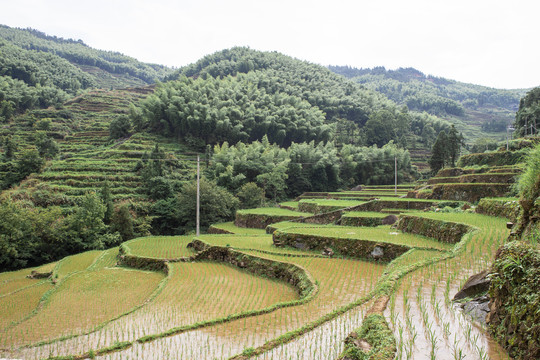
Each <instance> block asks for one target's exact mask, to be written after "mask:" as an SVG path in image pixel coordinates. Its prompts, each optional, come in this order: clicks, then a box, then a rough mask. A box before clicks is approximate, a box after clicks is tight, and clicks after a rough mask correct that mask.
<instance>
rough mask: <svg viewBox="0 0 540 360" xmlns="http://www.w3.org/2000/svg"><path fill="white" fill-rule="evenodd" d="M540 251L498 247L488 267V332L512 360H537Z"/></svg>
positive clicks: (524, 246) (521, 246) (525, 246)
mask: <svg viewBox="0 0 540 360" xmlns="http://www.w3.org/2000/svg"><path fill="white" fill-rule="evenodd" d="M539 282H540V248H539V247H538V246H534V245H531V244H530V243H524V242H520V241H514V242H510V243H508V244H506V245H504V246H503V247H501V248H500V249H499V250H498V251H497V254H496V255H495V261H494V262H493V265H492V268H491V286H490V289H489V295H490V303H489V308H490V312H489V314H488V318H487V323H488V325H489V327H488V329H489V332H490V333H491V334H492V335H493V336H494V337H495V338H496V339H497V341H498V342H499V343H500V344H501V345H502V346H503V347H504V348H506V349H507V350H508V352H509V354H510V356H511V357H512V358H515V359H527V360H533V359H540V312H539V311H538V309H539V307H540V288H539V287H538V284H539Z"/></svg>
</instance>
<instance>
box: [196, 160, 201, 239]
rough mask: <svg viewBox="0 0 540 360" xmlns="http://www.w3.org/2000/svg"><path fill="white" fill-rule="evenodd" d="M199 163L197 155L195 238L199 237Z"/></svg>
mask: <svg viewBox="0 0 540 360" xmlns="http://www.w3.org/2000/svg"><path fill="white" fill-rule="evenodd" d="M199 162H200V158H199V154H197V220H196V223H197V237H198V236H199V235H200V233H199V222H200V215H199V212H200V211H199V210H200V200H199V198H200V178H199Z"/></svg>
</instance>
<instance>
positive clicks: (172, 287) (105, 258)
mask: <svg viewBox="0 0 540 360" xmlns="http://www.w3.org/2000/svg"><path fill="white" fill-rule="evenodd" d="M345 201H347V200H345ZM373 203H374V204H376V203H377V202H373ZM347 204H348V203H347ZM389 204H390V205H391V206H396V207H398V208H399V207H401V211H403V212H404V215H406V216H411V217H413V218H414V219H420V220H414V221H420V222H421V221H422V220H421V218H425V219H427V220H426V221H424V222H425V225H422V226H419V227H418V228H419V229H420V235H414V234H409V233H406V232H402V231H397V230H396V229H392V228H390V227H389V226H378V227H358V226H337V225H332V224H328V225H324V224H322V225H321V224H310V223H302V222H294V221H292V222H291V221H282V222H279V223H275V224H272V225H271V226H269V227H268V231H270V232H274V234H273V235H264V230H262V229H248V228H242V227H238V226H236V225H234V224H232V223H225V224H217V225H215V226H214V228H216V229H221V230H223V231H228V232H230V233H232V234H205V235H201V236H200V237H199V238H198V239H197V242H198V245H197V246H196V247H195V248H188V246H187V245H188V243H190V242H191V240H192V239H193V236H184V237H181V236H173V237H147V238H139V239H135V240H132V241H130V242H127V243H125V244H124V245H123V246H122V256H124V257H125V259H127V258H128V257H129V258H130V259H132V260H133V261H132V260H130V261H128V262H126V263H132V264H134V265H135V264H136V265H137V266H141V267H145V265H144V264H145V262H148V264H150V263H152V264H154V263H156V264H157V263H160V264H161V265H160V266H158V267H157V268H159V269H163V270H164V271H165V274H164V273H163V272H160V271H157V272H155V271H141V270H130V269H125V268H114V261H115V259H114V256H115V254H116V253H115V251H116V250H114V249H113V250H111V251H108V252H106V253H100V252H96V253H85V254H81V255H80V258H77V257H69V258H66V259H64V260H62V262H60V263H59V264H60V265H61V266H58V265H57V267H56V272H57V273H63V274H64V275H63V276H64V279H65V280H62V277H60V282H59V283H58V284H57V285H56V288H58V289H61V288H62V286H63V284H64V286H65V284H70V283H71V282H73V283H76V284H79V285H80V286H83V285H82V281H81V278H82V276H83V274H86V275H87V276H89V274H90V273H89V272H90V271H94V272H98V273H99V272H103V271H104V272H105V273H107V272H114V271H121V272H123V273H126V274H130V276H135V277H137V278H138V279H137V280H135V281H143V282H144V283H145V284H146V286H150V285H149V284H150V283H152V281H147V280H145V279H147V278H148V276H155V277H156V280H159V279H161V280H159V281H158V282H159V284H156V282H155V281H154V282H153V284H154V285H152V286H153V287H152V286H150V287H149V289H153V292H151V294H150V295H146V296H147V297H146V300H143V299H142V298H141V299H140V300H137V301H138V304H136V305H135V306H132V307H131V308H130V309H124V310H123V311H124V312H123V313H121V314H120V315H113V313H114V311H112V310H110V311H112V312H111V315H108V316H109V320H103V319H95V320H94V321H95V322H94V323H92V324H90V325H87V326H86V327H85V328H84V329H82V331H81V329H74V328H73V326H72V325H69V324H71V322H70V321H68V320H65V322H66V324H68V325H65V326H66V332H65V333H62V334H56V333H55V331H52V333H51V335H50V336H48V337H47V338H52V340H51V341H52V343H51V344H45V343H43V344H41V345H40V344H35V345H37V346H33V347H30V348H20V349H16V348H17V346H18V345H20V343H18V342H17V344H18V345H15V344H14V343H13V342H11V343H10V341H13V340H14V338H13V337H11V338H4V337H2V339H4V341H6V340H7V343H5V345H6V346H5V347H8V346H15V349H13V350H12V351H10V352H9V353H7V354H9V355H10V356H19V357H23V358H27V357H30V358H32V357H47V356H49V355H51V354H52V355H55V356H59V355H61V356H67V355H73V354H75V355H77V356H79V357H91V355H92V354H99V353H108V355H107V358H108V359H125V358H129V359H135V358H145V359H173V358H178V357H185V358H200V359H211V358H229V357H232V358H234V359H247V358H250V357H257V358H258V359H270V358H291V359H322V358H337V357H338V356H339V354H340V353H341V351H343V349H344V344H343V340H344V339H345V337H346V336H347V335H348V334H349V333H350V332H352V331H353V330H354V329H356V328H358V327H359V326H360V324H361V323H362V321H363V319H368V318H371V317H369V314H371V313H372V311H373V309H374V308H378V310H377V311H378V313H379V314H381V313H383V312H384V314H385V320H386V322H387V323H388V324H389V326H390V328H391V330H392V332H393V334H394V340H395V343H396V345H397V351H398V356H401V357H406V356H407V353H411V354H412V353H414V354H415V356H416V354H419V356H420V355H421V356H425V357H426V358H429V356H431V353H434V354H435V355H436V357H437V358H441V359H445V358H446V356H447V354H453V353H457V352H458V351H459V350H461V351H462V352H463V353H464V351H469V353H475V354H477V355H478V356H479V357H481V356H483V355H482V354H485V353H487V352H488V349H492V348H493V347H492V345H489V347H488V345H487V344H488V341H489V340H488V339H489V338H488V337H486V335H485V333H484V332H482V331H480V330H475V329H472V328H470V327H469V325H467V324H468V323H467V322H466V321H465V320H464V319H461V318H460V316H461V315H459V314H456V313H455V310H454V308H452V307H451V305H450V303H449V300H448V299H449V298H451V297H452V292H454V291H457V290H456V289H457V288H458V287H459V284H460V283H462V282H463V281H464V280H465V279H466V278H467V276H468V274H470V273H472V272H474V271H476V270H477V269H478V268H480V267H481V266H486V264H488V263H489V261H490V256H491V255H492V254H493V251H494V249H495V247H496V246H497V244H499V243H501V242H502V241H503V239H504V237H505V236H506V234H507V233H508V230H506V228H505V225H506V224H505V220H504V219H502V218H492V217H488V216H483V215H478V214H470V213H431V212H424V211H421V212H419V211H410V212H408V211H407V208H411V204H414V205H412V207H413V208H415V207H417V206H418V207H421V208H424V207H427V206H429V205H432V204H434V202H433V201H422V200H421V201H416V200H411V199H399V198H385V199H383V200H382V201H380V202H379V203H378V205H376V208H377V209H379V208H381V209H382V208H383V206H384V207H385V206H390V205H389ZM270 211H276V210H274V209H272V208H271V210H270ZM278 211H281V210H278ZM258 212H260V213H259V214H257V215H258V216H263V217H266V216H267V213H268V208H266V210H264V209H263V210H253V211H252V213H258ZM265 212H266V213H265ZM338 214H339V216H340V217H341V220H342V219H343V218H346V217H347V216H349V217H354V216H355V215H356V216H364V217H365V218H380V217H383V216H386V214H381V213H377V212H357V213H350V212H346V211H339V212H338ZM308 215H310V214H308ZM321 219H322V218H321ZM338 219H339V218H338ZM407 221H408V222H405V224H406V223H411V224H412V223H414V221H412V220H411V219H409V220H407ZM458 223H465V224H466V225H467V226H468V227H469V228H465V231H461V230H460V231H456V232H453V231H447V230H445V229H447V228H446V227H447V226H450V230H452V229H454V227H455V228H456V229H457V228H459V226H454V225H452V224H458ZM448 224H450V225H448ZM437 226H440V227H441V231H440V233H441V234H447V235H445V236H450V237H451V236H454V237H462V236H463V237H462V241H461V242H459V241H458V242H457V244H455V241H450V242H446V240H444V239H442V238H441V240H442V241H437V240H435V239H433V238H428V237H425V236H422V235H426V234H427V235H431V236H435V235H433V234H434V233H435V232H437V230H436V229H437ZM403 229H404V230H406V231H407V230H408V229H407V226H405V227H404V228H403ZM467 229H468V230H467ZM467 231H473V232H472V233H471V232H469V233H466V234H465V235H464V233H465V232H467ZM280 234H281V235H287V236H289V235H290V237H291V239H293V241H292V242H291V243H290V244H288V245H289V246H285V247H276V246H274V241H273V240H274V239H275V238H276V237H278V238H279V236H280ZM435 237H437V236H435ZM309 239H311V240H309ZM457 240H459V239H456V241H457ZM332 241H334V243H332ZM336 241H339V242H342V243H343V244H348V245H347V246H348V247H353V246H354V244H355V243H360V242H366V243H367V244H369V245H370V246H371V248H370V253H371V252H373V250H374V247H377V246H378V247H380V248H382V249H387V248H385V247H387V246H390V245H392V246H402V247H404V251H403V252H401V253H400V256H397V255H399V254H396V256H395V257H393V258H389V259H387V261H386V262H380V259H381V257H378V259H379V260H378V261H363V260H357V259H354V258H353V257H351V255H350V254H347V253H346V252H342V251H340V248H339V247H337V246H335V242H336ZM310 242H312V243H313V244H315V246H314V247H310V246H306V245H307V244H309V243H310ZM201 246H202V247H201ZM321 246H323V247H331V248H332V249H333V250H334V252H335V253H334V257H333V258H330V257H328V256H324V255H322V254H321ZM196 249H197V250H203V249H207V250H203V251H202V252H200V253H198V254H199V255H195V254H197V250H196ZM205 252H206V253H205ZM243 254H245V255H243ZM343 255H345V257H343ZM78 256H79V255H78ZM77 259H78V260H77ZM93 259H94V260H93ZM137 259H139V260H137ZM187 259H194V260H195V259H198V260H197V261H196V262H193V261H188V262H186V260H187ZM209 259H213V260H211V261H209ZM392 259H393V260H392ZM164 260H168V261H164ZM372 260H374V258H372ZM92 261H94V263H92ZM120 261H122V258H120ZM223 261H226V262H227V261H229V262H230V264H232V265H230V264H229V263H223ZM231 261H232V262H231ZM258 263H260V265H256V266H257V268H258V269H266V270H264V271H269V270H270V269H274V270H271V272H272V273H273V274H278V273H280V272H279V271H281V270H277V269H280V268H282V267H283V266H285V267H287V266H292V267H295V268H297V269H303V270H302V271H305V273H306V274H308V275H307V276H309V277H310V278H311V279H312V280H313V283H314V284H317V290H316V292H315V293H312V295H310V296H308V297H307V298H301V299H298V293H297V291H298V290H295V289H294V288H292V287H290V286H289V285H287V284H285V283H283V282H282V281H277V280H273V279H269V278H264V277H260V276H259V275H261V274H264V271H263V272H261V270H259V272H258V274H259V275H254V274H252V273H250V272H248V270H249V269H250V266H252V265H250V264H253V265H255V264H258ZM96 264H107V265H106V266H103V265H96ZM262 264H268V265H269V266H270V267H265V266H267V265H264V266H263V265H262ZM271 264H274V265H271ZM278 264H281V265H278ZM287 264H289V265H287ZM261 266H262V267H261ZM49 267H51V266H49ZM62 268H63V270H62ZM276 271H278V272H277V273H276ZM139 273H141V274H143V275H142V276H140V277H139V275H138V274H139ZM152 274H153V275H152ZM2 275H3V274H2ZM12 275H13V274H12ZM5 276H6V277H9V275H5ZM13 276H14V275H13ZM94 276H96V279H97V278H98V276H97V274H94ZM99 276H104V275H99ZM46 283H48V284H49V287H50V286H52V284H50V282H46ZM91 283H92V282H90V284H91ZM104 283H105V284H107V281H104ZM446 284H450V285H446ZM21 285H22V283H21ZM39 286H40V285H39ZM59 286H60V287H59ZM100 286H101V285H100V283H96V285H95V287H94V288H93V290H94V291H98V292H99V291H100ZM37 287H38V285H36V286H31V287H30V288H29V289H33V288H37ZM118 288H119V289H122V287H121V286H120V287H118ZM58 289H57V290H56V291H59V290H58ZM74 289H76V288H74ZM107 291H108V290H107V287H106V286H105V289H104V293H105V294H107ZM130 291H133V289H128V290H127V291H125V292H124V291H123V292H122V294H123V296H124V294H126V295H125V296H129V297H130V299H139V298H137V297H135V296H134V295H130V294H131V293H130ZM430 292H431V293H433V295H430V294H431V293H430ZM418 294H420V295H418ZM10 296H11V295H10ZM385 298H386V300H385V301H382V303H381V299H382V300H384V299H385ZM217 299H219V301H216V300H217ZM2 300H3V298H2V297H0V304H2ZM388 300H389V302H388V305H387V306H386V301H388ZM415 301H416V302H415ZM411 303H417V304H418V307H408V306H407V304H411ZM48 304H49V303H48V302H44V303H43V305H44V306H43V308H40V309H39V310H38V311H36V314H35V315H33V317H35V318H36V320H32V318H28V319H27V320H25V321H22V322H21V325H22V324H24V323H25V322H28V324H31V323H32V321H37V319H38V318H39V317H40V316H41V314H44V315H43V316H45V314H48V313H49V312H50V313H51V314H54V313H58V311H61V310H59V309H52V308H49V307H48V306H49V305H48ZM171 304H172V305H171ZM377 304H379V305H377ZM380 304H384V306H382V307H381V306H380ZM400 304H404V305H403V308H402V311H401V310H400V309H401V308H400V306H401V305H400ZM85 306H86V307H85V308H88V309H89V310H87V312H91V311H95V310H90V308H91V307H92V306H95V302H92V301H89V302H88V304H87V305H85ZM57 307H60V305H57ZM385 309H386V310H385ZM428 309H431V310H428ZM120 310H121V309H120ZM120 310H117V312H118V311H120ZM104 314H105V315H104V316H107V315H106V314H107V313H104ZM450 317H452V319H451V320H450ZM71 321H72V320H71ZM39 324H41V323H39ZM447 324H448V325H447ZM70 326H71V328H70ZM68 329H70V330H68ZM70 331H71V332H70ZM370 331H371V330H370ZM32 333H34V331H27V335H25V336H27V337H28V340H27V341H28V342H34V340H33V339H34V338H33V337H32V336H35V335H31V334H32ZM69 333H70V334H72V336H68V337H67V338H66V339H65V340H59V341H54V338H55V336H61V335H67V334H69ZM414 334H422V335H423V337H422V339H419V338H420V336H419V335H414ZM471 334H472V335H471ZM411 339H412V340H411ZM451 339H456V340H455V341H454V342H452V340H451ZM36 340H37V339H36ZM43 340H46V339H43V338H42V339H40V341H43ZM414 341H416V343H415V342H414ZM45 342H47V341H45ZM115 343H119V345H115ZM10 344H11V345H10ZM433 344H434V345H433ZM114 346H118V347H119V348H120V349H119V350H121V351H118V352H112V349H113V348H114ZM100 349H101V350H100ZM432 349H435V350H432ZM399 354H401V355H399ZM502 354H503V355H504V352H502ZM494 358H496V357H494Z"/></svg>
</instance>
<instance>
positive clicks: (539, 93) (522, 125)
mask: <svg viewBox="0 0 540 360" xmlns="http://www.w3.org/2000/svg"><path fill="white" fill-rule="evenodd" d="M514 125H515V128H516V130H517V133H518V134H519V135H521V136H523V135H527V134H538V131H539V130H540V87H537V88H534V89H532V90H531V91H529V92H528V93H527V95H525V96H524V97H523V98H522V99H521V101H520V102H519V110H518V112H517V114H516V121H515V123H514Z"/></svg>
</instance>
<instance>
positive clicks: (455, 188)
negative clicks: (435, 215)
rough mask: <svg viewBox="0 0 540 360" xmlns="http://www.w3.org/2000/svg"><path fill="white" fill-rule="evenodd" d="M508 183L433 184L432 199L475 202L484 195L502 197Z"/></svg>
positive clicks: (508, 188)
mask: <svg viewBox="0 0 540 360" xmlns="http://www.w3.org/2000/svg"><path fill="white" fill-rule="evenodd" d="M509 191H510V184H440V185H433V194H432V195H431V196H432V198H433V199H439V200H456V201H469V202H477V201H478V200H480V199H481V198H484V197H502V196H504V195H506V193H507V192H509Z"/></svg>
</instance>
